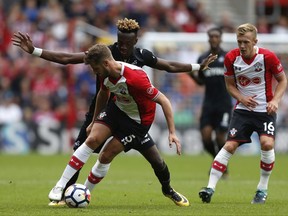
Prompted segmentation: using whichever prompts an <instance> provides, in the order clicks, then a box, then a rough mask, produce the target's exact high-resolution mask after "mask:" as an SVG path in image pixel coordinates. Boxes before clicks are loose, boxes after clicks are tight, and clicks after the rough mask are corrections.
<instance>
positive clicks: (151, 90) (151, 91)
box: [146, 86, 154, 95]
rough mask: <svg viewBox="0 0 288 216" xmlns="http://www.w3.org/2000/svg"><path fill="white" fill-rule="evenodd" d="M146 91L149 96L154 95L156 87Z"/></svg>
mask: <svg viewBox="0 0 288 216" xmlns="http://www.w3.org/2000/svg"><path fill="white" fill-rule="evenodd" d="M146 91H147V93H148V94H149V95H152V94H153V92H154V86H151V87H149V88H148V89H147V90H146Z"/></svg>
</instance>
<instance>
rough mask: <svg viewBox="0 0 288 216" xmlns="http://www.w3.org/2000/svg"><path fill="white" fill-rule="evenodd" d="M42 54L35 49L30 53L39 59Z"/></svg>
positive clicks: (39, 50) (41, 50) (39, 49)
mask: <svg viewBox="0 0 288 216" xmlns="http://www.w3.org/2000/svg"><path fill="white" fill-rule="evenodd" d="M42 52H43V49H41V48H37V47H35V48H34V50H33V52H32V55H34V56H38V57H40V56H41V54H42Z"/></svg>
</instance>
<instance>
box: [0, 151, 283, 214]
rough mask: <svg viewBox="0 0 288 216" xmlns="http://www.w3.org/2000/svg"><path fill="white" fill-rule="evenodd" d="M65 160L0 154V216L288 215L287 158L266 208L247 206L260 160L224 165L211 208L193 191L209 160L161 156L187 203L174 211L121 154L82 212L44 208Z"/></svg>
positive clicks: (136, 159)
mask: <svg viewBox="0 0 288 216" xmlns="http://www.w3.org/2000/svg"><path fill="white" fill-rule="evenodd" d="M96 157H97V156H96V155H95V156H92V157H90V159H89V161H88V163H87V164H86V165H85V166H84V167H83V170H82V171H81V175H80V178H79V180H78V182H79V183H83V182H84V181H85V178H86V176H87V174H88V173H89V170H90V168H91V167H92V166H93V164H94V162H95V160H96ZM69 158H70V155H55V156H54V155H53V156H43V155H35V154H30V155H24V156H14V155H0V164H1V166H0V167H1V169H0V215H1V216H8V215H11V216H12V215H13V216H18V215H19V216H20V215H21V216H26V215H27V216H28V215H29V216H35V215H39V216H46V215H49V216H51V215H61V216H66V215H67V216H73V215H81V216H86V215H87V216H88V215H89V216H91V215H101V216H105V215H113V216H116V215H123V216H127V215H131V216H133V215H139V216H145V215H149V216H154V215H155V216H156V215H157V216H158V215H159V216H162V215H163V216H168V215H173V216H177V215H181V216H183V215H195V216H198V215H211V216H212V215H213V216H216V215H219V216H225V215H227V216H228V215H229V216H231V215H245V216H249V215H251V216H256V215H259V216H260V215H261V216H274V215H275V216H281V215H283V216H284V215H288V205H287V203H288V196H287V194H288V188H287V184H288V174H287V160H288V159H287V155H276V163H275V167H274V170H273V173H272V175H271V177H270V183H269V195H268V200H267V202H266V204H265V205H251V204H250V201H251V199H252V198H253V196H254V192H255V190H256V186H257V184H258V179H259V156H247V157H245V156H240V155H234V156H233V157H232V159H231V160H230V163H229V170H230V176H229V179H227V180H221V181H220V182H219V183H218V185H217V190H216V192H215V194H214V196H213V198H212V202H211V203H210V204H204V203H202V202H201V200H200V199H199V197H198V191H199V190H200V188H201V187H203V186H206V185H207V181H208V169H209V166H210V164H211V162H212V159H211V158H210V157H209V156H208V155H200V156H188V155H182V156H164V158H165V161H166V163H167V164H168V166H169V169H170V172H171V180H172V181H171V184H172V186H173V187H174V188H175V189H176V190H177V191H179V192H181V193H183V194H184V195H185V196H186V197H187V198H188V199H189V201H190V204H191V205H190V206H189V207H178V206H176V205H175V204H174V203H172V201H170V200H169V199H168V198H166V197H164V196H163V195H162V194H161V189H160V184H159V183H158V180H157V179H156V177H155V175H154V173H153V171H152V168H151V167H150V165H149V164H148V163H147V162H146V161H145V159H144V158H143V157H142V156H139V155H125V154H121V155H120V156H118V157H117V158H116V159H115V160H114V161H113V163H112V165H111V167H110V171H109V172H108V175H107V176H106V177H105V179H104V180H103V181H102V182H101V183H100V184H99V185H97V187H96V188H95V190H94V191H93V192H92V199H91V203H90V205H89V206H88V207H87V208H85V209H71V208H68V207H66V206H65V207H56V208H55V207H54V208H53V207H49V206H48V205H47V204H48V193H49V191H50V189H51V188H52V187H53V186H54V185H55V183H56V181H57V180H58V179H59V177H60V175H61V174H62V171H63V169H64V168H65V166H66V164H67V162H68V160H69Z"/></svg>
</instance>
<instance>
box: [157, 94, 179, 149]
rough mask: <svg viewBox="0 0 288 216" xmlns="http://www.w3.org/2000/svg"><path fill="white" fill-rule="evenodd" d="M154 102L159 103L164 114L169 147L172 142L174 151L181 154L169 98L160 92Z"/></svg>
mask: <svg viewBox="0 0 288 216" xmlns="http://www.w3.org/2000/svg"><path fill="white" fill-rule="evenodd" d="M155 102H156V103H158V104H159V105H161V107H162V110H163V113H164V116H165V118H166V122H167V126H168V131H169V137H168V139H169V146H170V148H171V147H172V145H173V144H175V145H176V151H177V154H178V155H181V144H180V141H179V139H178V137H177V136H176V129H175V124H174V117H173V112H172V106H171V103H170V101H169V99H168V98H167V97H166V96H165V95H164V94H162V93H161V92H160V94H159V96H158V97H157V99H156V100H155Z"/></svg>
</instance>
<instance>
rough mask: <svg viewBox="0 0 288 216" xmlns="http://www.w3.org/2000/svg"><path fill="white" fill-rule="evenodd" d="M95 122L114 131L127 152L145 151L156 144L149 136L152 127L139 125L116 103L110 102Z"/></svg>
mask: <svg viewBox="0 0 288 216" xmlns="http://www.w3.org/2000/svg"><path fill="white" fill-rule="evenodd" d="M95 122H98V123H101V124H105V125H106V126H108V127H109V128H110V130H111V131H112V136H114V137H115V138H116V139H118V140H119V141H120V142H121V143H122V145H123V146H124V151H125V152H127V151H129V150H130V149H135V150H138V151H143V150H145V149H148V148H150V147H151V146H153V145H154V144H155V143H154V141H153V139H152V138H151V136H150V135H149V134H148V131H149V129H150V127H151V125H148V126H145V125H141V124H139V123H137V122H136V121H134V120H133V119H131V118H130V117H129V116H127V115H126V114H125V113H124V112H123V111H121V110H120V109H119V108H118V107H117V106H116V105H115V103H114V102H110V103H109V104H108V106H107V107H106V108H105V109H104V110H103V111H102V112H100V114H99V115H98V116H97V119H96V120H95Z"/></svg>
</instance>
